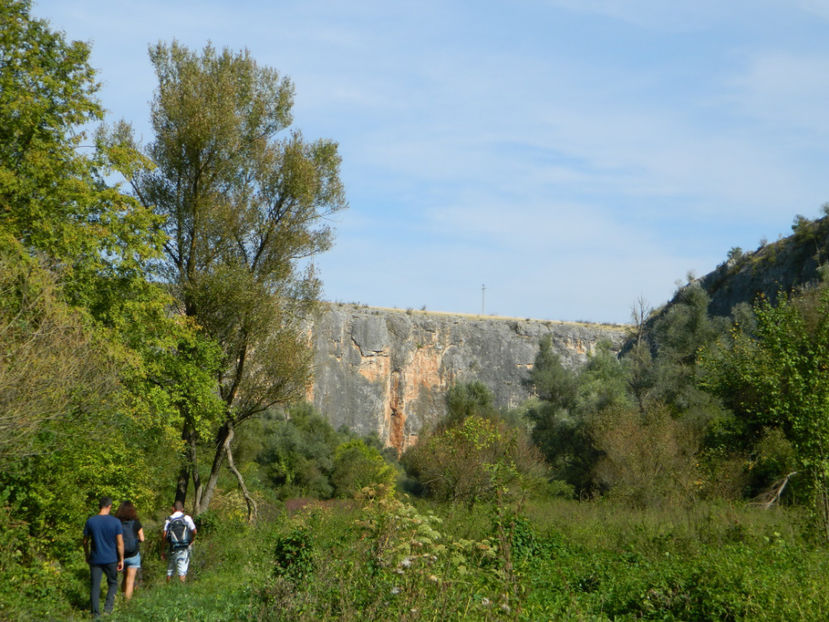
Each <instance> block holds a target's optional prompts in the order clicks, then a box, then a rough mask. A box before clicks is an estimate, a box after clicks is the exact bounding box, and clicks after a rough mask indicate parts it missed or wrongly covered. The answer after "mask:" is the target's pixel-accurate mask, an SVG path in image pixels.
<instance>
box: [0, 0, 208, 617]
mask: <svg viewBox="0 0 829 622" xmlns="http://www.w3.org/2000/svg"><path fill="white" fill-rule="evenodd" d="M30 11H31V3H30V2H29V1H28V0H7V1H4V2H0V437H2V440H0V522H3V521H4V517H13V520H11V521H10V522H5V524H6V525H10V524H13V525H14V530H9V531H8V533H5V534H4V536H6V537H4V538H3V547H5V548H6V549H8V550H9V551H11V552H12V553H11V554H10V555H8V556H2V557H3V560H0V585H2V586H3V590H0V592H5V593H7V594H8V593H22V594H28V595H29V596H27V598H28V602H34V601H36V600H43V601H54V600H56V599H54V598H52V596H51V595H47V594H48V593H49V591H51V590H53V589H58V588H57V586H58V585H60V584H61V581H60V580H57V581H56V579H58V577H57V576H56V573H57V574H60V573H61V572H63V571H62V570H61V568H64V569H66V570H65V574H64V575H63V576H67V575H68V574H69V572H70V570H69V568H71V566H64V565H63V563H66V564H71V563H73V560H76V561H77V560H78V558H77V528H78V527H77V526H78V524H79V522H80V521H82V519H83V517H84V516H85V515H87V513H88V511H89V510H90V509H91V508H92V506H91V504H90V501H91V500H92V498H93V497H94V496H96V495H98V494H102V493H107V494H111V495H113V496H119V497H122V498H123V497H126V496H129V497H130V498H131V499H133V500H134V501H136V502H137V503H138V504H139V505H140V506H142V507H152V506H154V505H155V504H156V503H157V502H158V499H159V496H160V494H161V493H166V491H163V489H159V487H158V482H159V481H163V480H162V478H161V477H160V474H161V473H163V472H165V471H168V470H169V466H168V465H169V464H170V463H172V462H173V460H174V459H175V456H176V450H177V447H178V445H179V443H180V441H179V440H178V439H177V438H175V436H174V435H173V434H171V431H172V430H173V428H172V427H171V425H172V424H174V423H175V420H174V417H177V416H178V409H177V408H176V409H174V408H172V407H171V406H172V405H173V404H176V403H177V402H178V401H179V400H180V399H186V400H189V401H192V398H193V397H196V396H198V397H205V392H204V391H202V390H201V389H202V388H203V387H204V383H200V382H199V378H200V374H202V373H203V371H204V370H205V369H210V365H209V364H207V363H206V362H205V357H196V358H198V360H197V362H193V363H189V362H188V361H187V360H186V359H182V358H181V357H176V360H175V361H171V360H170V358H171V357H170V356H169V353H170V352H171V350H172V351H173V352H175V351H176V345H177V344H179V343H181V342H184V343H187V342H188V341H192V339H193V338H195V337H197V335H195V333H194V332H193V330H192V326H191V324H190V323H188V322H187V321H185V320H183V319H181V318H177V317H174V316H173V317H171V316H170V314H169V302H170V298H169V297H168V295H167V294H166V293H165V292H164V290H163V289H162V287H161V286H160V285H159V284H158V282H157V279H156V280H155V281H154V280H153V279H148V270H149V269H150V267H151V262H152V260H153V257H155V256H160V246H161V240H162V238H163V231H161V229H160V228H159V226H158V223H159V217H158V216H157V215H155V214H154V213H153V212H152V210H150V209H148V208H146V207H144V206H143V205H141V204H140V203H139V202H138V201H136V200H135V198H134V197H131V196H129V195H126V194H124V193H123V192H122V191H121V190H120V188H119V187H118V186H117V185H114V184H112V183H111V182H110V180H111V175H112V174H113V173H114V172H115V171H122V172H129V171H130V170H134V169H135V167H136V166H139V165H141V164H142V158H141V156H140V154H139V153H138V152H136V151H135V150H134V149H131V148H129V145H127V144H124V142H123V141H121V142H117V141H113V140H110V139H109V138H108V137H106V136H105V135H104V134H103V133H96V134H95V135H94V136H90V135H87V134H86V133H85V132H84V131H83V128H84V127H88V126H89V124H92V123H94V122H96V121H98V120H100V119H101V117H102V110H101V107H100V104H99V102H98V101H97V99H96V93H97V90H98V85H97V83H96V82H95V75H94V71H93V70H92V68H91V67H90V65H89V63H88V58H89V48H88V46H87V45H86V44H84V43H80V42H71V41H67V40H66V38H65V37H64V36H63V35H62V34H61V33H59V32H56V31H53V30H52V29H51V28H50V26H49V24H48V23H47V22H45V21H42V20H38V19H34V18H33V17H32V16H31V14H30ZM121 133H123V132H122V131H121ZM117 135H118V132H117V131H116V132H113V133H112V136H117ZM208 349H209V348H208ZM208 358H209V357H208ZM173 372H175V373H173ZM210 379H211V380H212V378H210ZM214 386H215V385H214V384H212V383H211V384H210V385H209V389H210V390H212V389H214ZM165 466H167V468H166V469H165V468H164V467H165ZM0 531H2V528H0ZM9 560H11V562H12V563H11V564H8V565H7V564H6V562H8V561H9ZM54 560H58V561H60V562H62V563H61V564H53V563H51V562H53V561H54ZM47 562H48V563H47ZM64 583H65V582H64ZM2 596H3V594H0V599H1V598H2ZM0 608H2V607H0ZM29 613H31V612H29ZM32 615H33V616H36V614H34V613H32ZM47 617H48V616H47Z"/></svg>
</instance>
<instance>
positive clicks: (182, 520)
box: [161, 501, 196, 583]
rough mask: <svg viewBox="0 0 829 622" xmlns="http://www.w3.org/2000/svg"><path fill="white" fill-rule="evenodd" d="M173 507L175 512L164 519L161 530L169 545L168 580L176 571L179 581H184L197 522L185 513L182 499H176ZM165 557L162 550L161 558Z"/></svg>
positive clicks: (165, 542) (165, 541)
mask: <svg viewBox="0 0 829 622" xmlns="http://www.w3.org/2000/svg"><path fill="white" fill-rule="evenodd" d="M172 509H173V513H172V514H170V516H168V517H167V520H166V521H164V530H163V531H162V532H161V538H162V540H163V541H164V543H163V544H166V545H167V558H168V559H167V582H168V583H169V581H170V578H171V577H172V576H173V572H174V571H175V572H176V573H177V574H178V579H179V581H181V582H182V583H184V581H185V580H186V579H187V569H188V568H189V567H190V547H191V545H192V544H193V540H194V539H195V538H196V524H195V523H194V522H193V519H192V518H190V516H188V515H187V514H185V513H184V504H183V503H182V502H181V501H176V502H175V503H174V504H173V508H172ZM164 557H165V555H164V553H163V552H162V553H161V558H162V559H164Z"/></svg>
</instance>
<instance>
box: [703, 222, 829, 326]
mask: <svg viewBox="0 0 829 622" xmlns="http://www.w3.org/2000/svg"><path fill="white" fill-rule="evenodd" d="M792 229H793V234H792V235H790V236H789V237H786V238H783V239H780V240H778V241H776V242H773V243H769V244H763V245H761V246H760V248H758V249H757V250H756V251H754V252H752V253H744V252H742V251H741V250H740V249H732V251H731V253H730V256H729V258H728V260H727V261H725V262H724V263H722V264H720V266H718V267H717V269H716V270H714V271H713V272H711V273H710V274H707V275H706V276H704V277H702V278H701V279H699V283H700V285H702V287H703V288H704V289H705V290H706V291H707V292H708V294H709V296H711V304H710V305H709V308H708V310H709V312H710V313H711V314H712V315H728V314H729V313H730V312H731V309H732V308H733V307H734V305H736V304H738V303H748V304H752V303H753V302H754V300H755V299H756V297H757V295H758V294H759V293H763V294H765V295H766V296H767V297H768V298H769V299H770V300H772V301H774V300H775V299H776V298H777V293H778V292H779V291H780V290H783V291H786V292H788V291H791V290H792V289H793V288H795V287H798V286H801V285H806V284H808V283H811V282H815V281H817V280H818V279H819V278H820V277H819V274H818V268H819V267H820V266H821V265H822V264H824V263H825V262H827V261H829V217H826V218H821V219H820V220H815V221H810V220H807V219H805V218H802V217H798V218H797V219H796V221H795V224H794V225H793V226H792Z"/></svg>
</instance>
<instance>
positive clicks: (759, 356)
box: [703, 287, 829, 534]
mask: <svg viewBox="0 0 829 622" xmlns="http://www.w3.org/2000/svg"><path fill="white" fill-rule="evenodd" d="M755 315H756V318H757V327H756V332H755V333H753V334H749V333H746V332H745V331H744V330H742V329H741V327H740V326H735V327H734V330H733V331H732V334H731V336H730V339H728V340H723V341H721V342H720V343H719V344H718V347H716V348H711V349H709V350H708V351H707V352H706V355H705V357H704V358H703V368H704V369H705V371H706V377H705V386H707V387H708V388H709V389H710V390H712V391H713V392H715V393H716V394H718V395H720V396H721V397H722V399H723V400H724V401H725V402H726V404H727V405H728V406H729V407H730V408H731V409H732V410H733V411H734V413H735V415H736V417H737V423H738V425H739V429H740V432H741V435H742V436H743V438H747V439H750V440H749V442H750V441H751V440H753V439H757V438H759V437H760V434H761V433H762V432H763V431H764V430H766V429H767V428H779V429H780V430H782V431H783V433H784V434H785V437H786V439H787V440H788V441H789V442H790V443H791V446H792V448H793V450H794V453H795V456H796V458H797V463H798V466H799V468H800V469H802V470H803V471H805V472H806V473H808V474H809V476H810V477H811V479H812V482H813V492H814V495H815V498H816V502H817V504H818V505H817V507H818V510H819V513H820V514H821V517H822V520H823V524H824V527H825V528H826V530H827V531H826V533H827V534H829V508H828V507H827V506H826V503H825V498H826V494H827V478H829V420H827V418H826V405H827V404H829V288H826V287H821V288H818V289H813V290H807V291H805V292H803V293H801V294H800V295H798V296H792V297H790V296H785V295H783V294H781V295H780V296H778V303H777V306H776V307H774V306H772V305H771V304H770V303H769V302H768V301H767V300H764V299H761V300H760V301H759V302H758V304H757V305H756V306H755ZM780 475H783V474H782V473H781V474H780Z"/></svg>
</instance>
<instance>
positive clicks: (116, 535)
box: [83, 497, 124, 618]
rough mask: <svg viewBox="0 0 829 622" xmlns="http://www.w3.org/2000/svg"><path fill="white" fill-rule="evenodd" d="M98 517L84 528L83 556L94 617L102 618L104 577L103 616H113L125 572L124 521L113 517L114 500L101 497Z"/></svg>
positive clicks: (90, 520) (93, 518)
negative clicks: (120, 574) (120, 578)
mask: <svg viewBox="0 0 829 622" xmlns="http://www.w3.org/2000/svg"><path fill="white" fill-rule="evenodd" d="M98 508H99V510H98V513H97V514H96V515H95V516H90V517H89V518H88V519H87V520H86V524H85V525H84V527H83V552H84V555H85V556H86V563H87V564H89V574H90V598H91V604H92V615H93V616H94V617H96V618H97V617H99V616H100V615H101V611H100V607H101V575H105V576H106V579H107V595H106V602H105V603H104V612H105V613H112V609H113V607H114V606H115V594H116V592H117V591H118V572H119V571H121V570H123V568H124V535H123V534H124V530H123V528H122V527H121V521H120V520H118V519H117V518H115V517H114V516H110V511H111V510H112V499H111V498H110V497H101V500H100V502H99V503H98Z"/></svg>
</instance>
